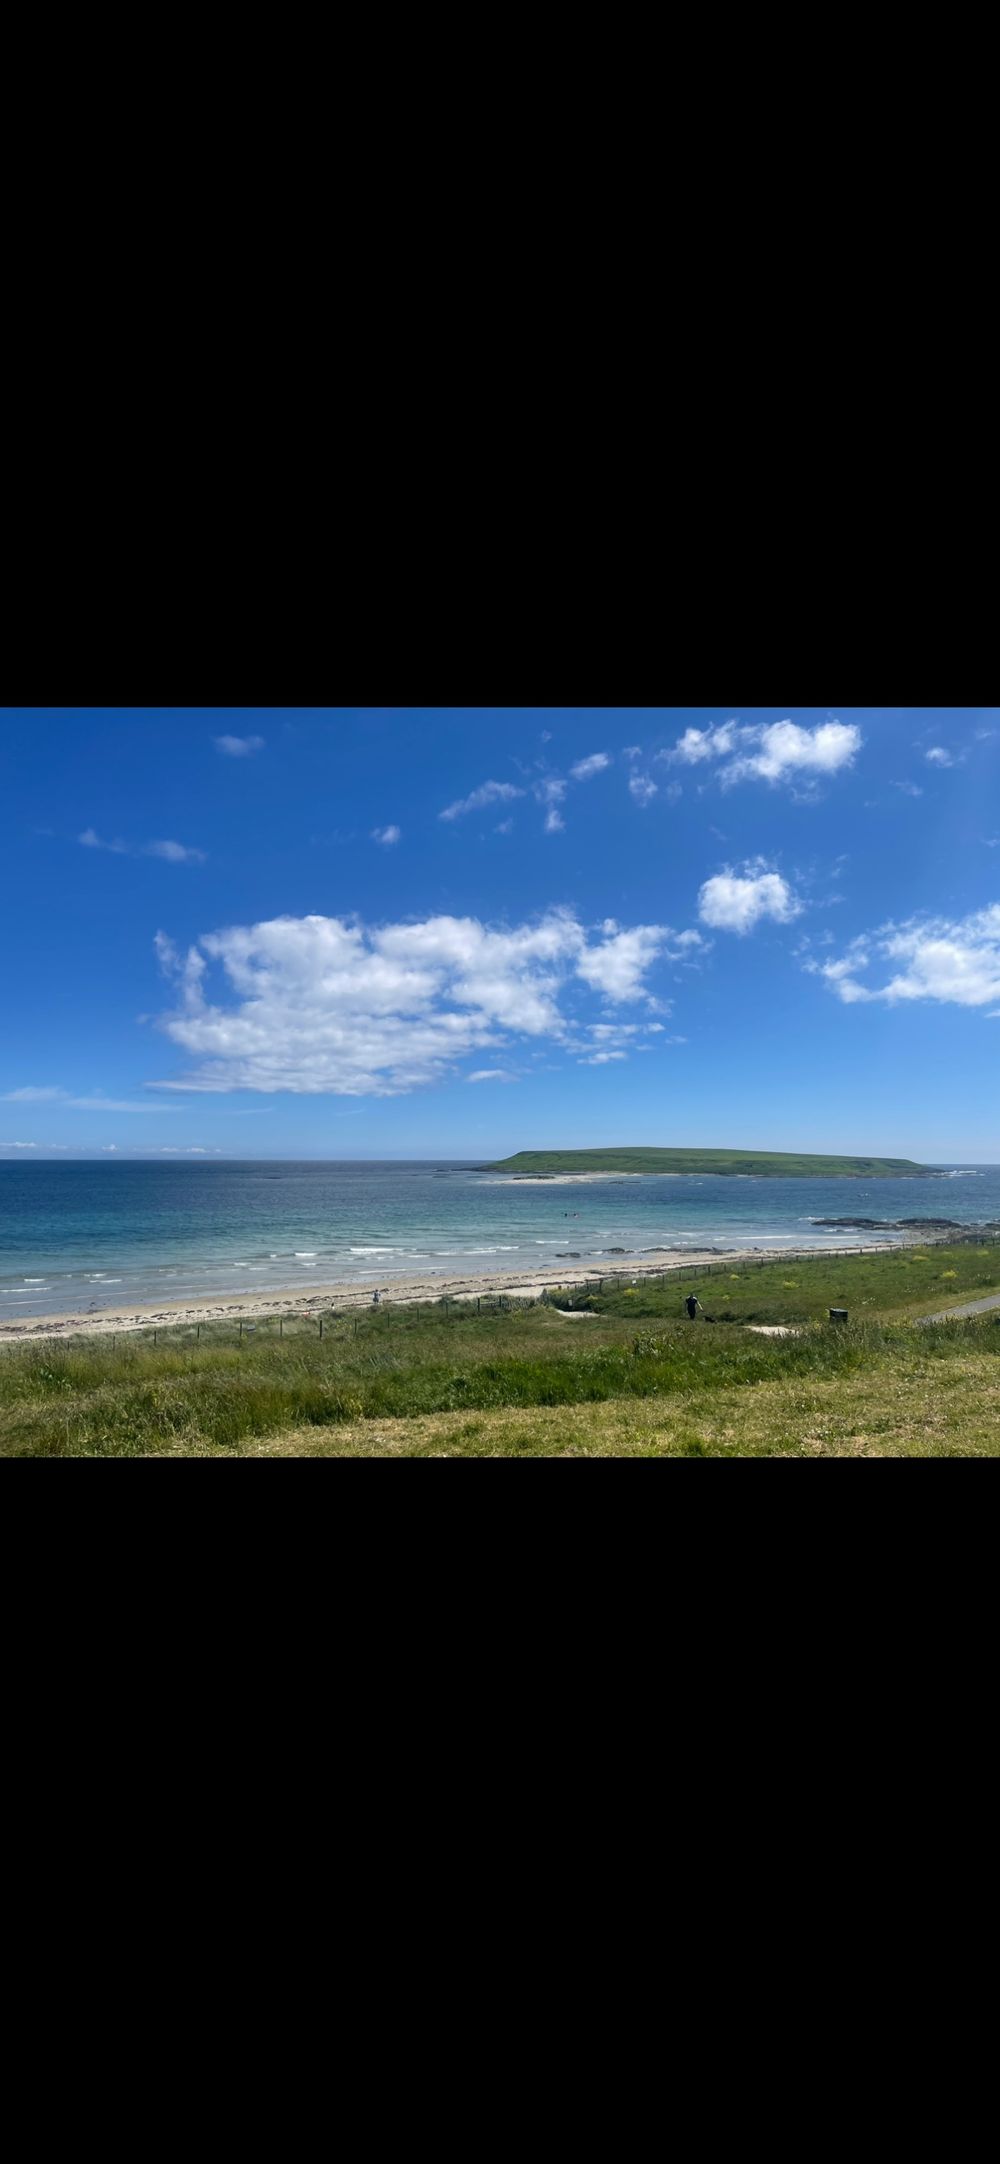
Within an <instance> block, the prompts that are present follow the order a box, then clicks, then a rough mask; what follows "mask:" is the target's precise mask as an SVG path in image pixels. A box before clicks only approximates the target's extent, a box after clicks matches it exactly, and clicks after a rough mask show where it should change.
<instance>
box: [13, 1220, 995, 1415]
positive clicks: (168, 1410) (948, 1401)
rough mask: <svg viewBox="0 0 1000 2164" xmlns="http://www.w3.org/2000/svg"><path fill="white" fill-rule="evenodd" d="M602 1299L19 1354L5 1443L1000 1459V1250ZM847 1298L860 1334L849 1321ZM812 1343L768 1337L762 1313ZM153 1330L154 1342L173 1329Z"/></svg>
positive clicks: (671, 1284)
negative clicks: (952, 1307)
mask: <svg viewBox="0 0 1000 2164" xmlns="http://www.w3.org/2000/svg"><path fill="white" fill-rule="evenodd" d="M693 1282H694V1289H695V1290H696V1291H698V1292H699V1294H700V1296H701V1298H702V1300H703V1303H704V1306H705V1307H706V1308H707V1310H708V1312H709V1313H710V1314H712V1315H714V1316H716V1317H717V1321H716V1323H715V1325H714V1326H706V1325H705V1324H703V1323H701V1322H698V1323H695V1324H692V1323H689V1322H688V1321H687V1320H686V1318H685V1317H684V1314H683V1307H682V1301H683V1298H684V1295H685V1294H686V1293H687V1292H688V1291H689V1290H690V1289H691V1285H692V1279H691V1278H690V1277H689V1276H687V1275H685V1277H684V1278H683V1279H682V1280H681V1281H680V1282H678V1281H677V1280H676V1279H675V1280H674V1281H671V1280H670V1278H666V1279H664V1280H661V1281H659V1282H657V1283H647V1284H642V1285H637V1286H635V1287H628V1286H626V1287H618V1288H617V1289H615V1290H613V1291H610V1292H608V1293H607V1294H605V1295H600V1294H597V1295H594V1294H590V1295H580V1294H577V1295H573V1296H570V1295H568V1294H567V1295H566V1296H564V1298H563V1300H562V1302H561V1304H562V1305H571V1304H573V1302H574V1301H575V1302H576V1303H577V1304H579V1303H580V1302H581V1301H582V1300H584V1299H586V1300H587V1301H588V1302H589V1303H590V1314H589V1318H588V1319H587V1320H586V1321H572V1320H567V1319H566V1317H565V1315H563V1314H562V1313H560V1312H559V1311H558V1307H557V1305H556V1304H555V1303H554V1302H553V1301H551V1300H550V1301H547V1302H541V1301H539V1302H535V1303H532V1304H528V1305H524V1306H520V1307H519V1306H518V1305H517V1304H516V1303H514V1302H513V1301H508V1302H507V1303H506V1304H505V1303H503V1302H501V1301H498V1302H497V1303H496V1304H495V1305H494V1304H493V1303H487V1302H485V1301H481V1302H480V1303H479V1304H478V1306H477V1304H476V1303H475V1302H473V1301H468V1302H463V1303H458V1302H449V1303H444V1302H440V1303H434V1304H432V1305H428V1306H425V1307H418V1306H413V1307H399V1308H393V1307H392V1306H391V1305H388V1306H386V1307H384V1308H383V1309H381V1310H378V1311H372V1310H369V1311H366V1312H363V1313H361V1314H359V1315H357V1316H353V1315H350V1314H346V1313H344V1314H340V1315H336V1316H332V1317H329V1316H328V1317H325V1318H324V1330H323V1336H322V1337H320V1335H319V1330H318V1321H317V1319H316V1318H315V1317H310V1318H308V1319H304V1320H303V1321H302V1323H301V1324H300V1325H299V1326H297V1327H293V1326H292V1325H290V1324H289V1322H288V1321H287V1319H286V1320H285V1323H284V1335H283V1336H279V1334H278V1324H277V1323H276V1322H275V1323H274V1324H269V1325H263V1324H262V1325H259V1326H258V1327H257V1329H256V1330H255V1331H254V1334H253V1336H252V1337H251V1336H249V1335H245V1336H244V1338H243V1340H242V1342H241V1341H240V1340H239V1339H238V1337H237V1325H235V1324H234V1323H232V1322H229V1323H219V1324H217V1325H212V1326H210V1327H208V1328H206V1327H205V1326H204V1325H203V1326H202V1333H201V1339H200V1341H199V1340H198V1339H197V1338H196V1336H195V1332H194V1330H193V1329H192V1328H190V1327H189V1328H187V1329H184V1328H179V1329H176V1330H164V1329H162V1328H160V1329H159V1332H158V1342H157V1343H156V1344H155V1345H154V1344H152V1343H150V1340H149V1336H147V1337H145V1338H144V1337H142V1336H140V1335H139V1334H136V1335H130V1336H128V1337H123V1338H120V1339H119V1340H118V1342H117V1344H115V1343H111V1342H109V1341H108V1340H107V1339H94V1338H91V1339H87V1338H85V1337H80V1338H77V1339H75V1340H72V1339H71V1340H58V1341H52V1340H49V1341H48V1342H45V1341H36V1342H34V1343H32V1344H28V1345H17V1346H11V1347H8V1348H4V1349H0V1455H5V1456H9V1457H137V1456H144V1455H166V1456H196V1457H198V1456H210V1455H216V1454H221V1455H223V1456H226V1455H229V1456H269V1455H277V1456H282V1455H288V1456H317V1455H323V1456H327V1455H329V1456H391V1457H397V1456H416V1457H421V1456H440V1455H444V1456H470V1457H480V1456H487V1457H496V1456H521V1455H529V1456H530V1455H536V1456H550V1455H571V1456H572V1455H580V1456H619V1455H624V1456H635V1455H639V1456H668V1457H669V1456H673V1457H706V1456H716V1455H718V1456H730V1455H744V1456H784V1455H788V1454H791V1455H802V1456H812V1455H814V1454H816V1453H817V1452H819V1453H821V1454H822V1453H825V1454H827V1455H833V1456H839V1455H854V1454H865V1455H871V1454H877V1455H893V1456H900V1455H921V1456H926V1455H930V1456H934V1455H946V1456H970V1455H972V1456H980V1455H990V1456H1000V1326H998V1324H997V1322H996V1321H995V1320H994V1319H993V1318H992V1317H991V1316H989V1315H987V1316H985V1317H983V1318H981V1319H976V1320H970V1321H955V1322H945V1323H937V1324H932V1325H929V1326H926V1327H921V1328H916V1327H914V1324H913V1322H912V1321H911V1320H910V1319H908V1318H910V1317H912V1316H913V1315H914V1314H918V1313H928V1312H932V1311H934V1310H936V1309H939V1308H943V1307H946V1306H947V1305H948V1303H949V1301H958V1300H959V1299H961V1298H962V1297H966V1298H968V1297H975V1296H977V1295H983V1294H985V1293H988V1292H993V1291H995V1290H1000V1246H997V1247H994V1246H992V1245H986V1244H984V1245H983V1246H982V1247H981V1248H976V1247H972V1246H969V1245H965V1244H960V1245H957V1246H955V1247H954V1248H946V1247H935V1248H932V1249H928V1250H926V1251H923V1250H917V1249H912V1248H910V1249H905V1250H902V1251H897V1252H894V1253H891V1254H883V1255H864V1256H850V1257H845V1256H837V1257H832V1256H826V1255H824V1256H819V1257H815V1258H812V1257H810V1258H809V1259H808V1260H804V1261H803V1260H798V1261H796V1262H795V1263H791V1262H788V1261H785V1262H778V1263H767V1264H765V1265H764V1266H763V1267H760V1266H759V1265H756V1264H751V1263H748V1264H747V1265H745V1266H743V1267H740V1268H733V1269H732V1270H728V1269H727V1271H726V1274H725V1278H724V1279H723V1278H722V1276H721V1275H715V1274H713V1275H711V1276H706V1277H705V1278H704V1280H703V1281H698V1280H694V1281H693ZM827 1306H840V1307H846V1308H848V1309H849V1310H850V1316H851V1320H850V1322H849V1323H848V1325H847V1326H846V1327H844V1326H841V1325H836V1324H830V1323H829V1322H827V1321H826V1320H825V1319H821V1318H825V1314H826V1308H827ZM759 1321H766V1322H769V1323H773V1322H783V1323H787V1324H789V1325H791V1326H792V1327H793V1329H794V1331H795V1334H793V1335H791V1336H788V1337H777V1338H774V1337H767V1336H758V1335H757V1334H756V1332H755V1331H754V1330H753V1328H752V1327H750V1326H751V1325H752V1324H754V1323H755V1322H759ZM150 1335H151V1333H150Z"/></svg>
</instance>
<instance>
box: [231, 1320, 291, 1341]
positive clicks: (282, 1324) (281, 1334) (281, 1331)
mask: <svg viewBox="0 0 1000 2164" xmlns="http://www.w3.org/2000/svg"><path fill="white" fill-rule="evenodd" d="M242 1335H243V1324H242V1323H241V1324H240V1336H241V1337H242ZM284 1335H285V1318H284V1316H283V1315H279V1316H278V1336H279V1337H284Z"/></svg>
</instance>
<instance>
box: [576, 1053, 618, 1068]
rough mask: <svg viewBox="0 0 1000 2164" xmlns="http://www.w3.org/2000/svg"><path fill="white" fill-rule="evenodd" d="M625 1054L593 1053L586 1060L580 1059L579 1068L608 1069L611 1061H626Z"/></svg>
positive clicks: (578, 1061)
mask: <svg viewBox="0 0 1000 2164" xmlns="http://www.w3.org/2000/svg"><path fill="white" fill-rule="evenodd" d="M627 1056H628V1055H627V1053H625V1052H591V1053H590V1054H589V1056H588V1057H587V1058H586V1059H578V1060H577V1063H576V1064H577V1066H578V1067H606V1066H607V1064H608V1061H609V1060H612V1059H626V1058H627Z"/></svg>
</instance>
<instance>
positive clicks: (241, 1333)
mask: <svg viewBox="0 0 1000 2164" xmlns="http://www.w3.org/2000/svg"><path fill="white" fill-rule="evenodd" d="M242 1343H243V1317H242V1315H241V1316H240V1344H241V1345H242Z"/></svg>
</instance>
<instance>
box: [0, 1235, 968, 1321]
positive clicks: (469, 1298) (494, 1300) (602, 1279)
mask: <svg viewBox="0 0 1000 2164" xmlns="http://www.w3.org/2000/svg"><path fill="white" fill-rule="evenodd" d="M998 1244H1000V1227H998V1228H997V1229H996V1230H995V1231H994V1230H992V1229H986V1230H983V1229H980V1230H978V1231H968V1232H965V1231H962V1232H958V1231H941V1232H937V1233H935V1234H933V1235H928V1236H927V1237H925V1238H921V1237H920V1235H919V1234H918V1233H916V1232H915V1233H914V1237H913V1239H912V1240H908V1241H905V1242H898V1243H894V1242H889V1241H885V1240H874V1241H871V1242H869V1244H868V1245H867V1246H865V1245H863V1244H862V1245H861V1246H859V1247H853V1246H851V1247H837V1248H823V1249H820V1250H817V1249H816V1248H814V1247H812V1248H788V1249H785V1250H783V1251H782V1253H781V1254H779V1255H775V1254H774V1253H770V1254H768V1253H762V1254H752V1255H741V1256H735V1255H725V1254H723V1255H716V1256H713V1258H712V1259H711V1260H710V1261H708V1262H690V1263H659V1264H653V1265H643V1266H641V1267H639V1268H637V1267H636V1266H635V1265H634V1264H633V1265H631V1266H629V1265H627V1264H626V1265H623V1266H622V1267H621V1268H619V1269H616V1270H603V1271H601V1272H597V1271H594V1272H588V1273H587V1274H586V1275H585V1276H584V1277H581V1278H576V1277H572V1278H569V1277H567V1278H560V1279H558V1280H557V1281H555V1282H553V1283H552V1284H549V1285H545V1286H543V1287H542V1289H541V1291H540V1292H534V1291H532V1292H528V1291H519V1290H518V1289H517V1287H512V1288H511V1289H510V1290H509V1291H502V1290H501V1291H495V1292H482V1293H476V1292H471V1291H470V1292H465V1293H463V1294H462V1295H459V1296H456V1295H455V1294H453V1293H449V1292H446V1293H440V1294H438V1295H437V1296H436V1297H435V1296H434V1295H433V1294H431V1295H429V1296H428V1297H427V1299H426V1300H420V1301H417V1300H400V1301H393V1300H392V1298H391V1296H387V1295H386V1294H385V1293H383V1294H382V1295H381V1298H380V1300H379V1303H378V1305H377V1306H375V1305H374V1304H373V1305H372V1306H370V1307H364V1308H362V1307H360V1306H359V1305H358V1304H357V1302H356V1301H355V1302H352V1303H351V1305H349V1306H345V1307H342V1308H337V1307H330V1308H327V1309H324V1311H323V1312H322V1314H317V1313H316V1311H315V1309H311V1310H309V1309H303V1310H300V1311H296V1310H294V1309H288V1308H286V1309H283V1310H282V1312H281V1313H280V1314H277V1315H265V1314H257V1315H255V1316H254V1317H253V1319H252V1320H251V1319H249V1318H248V1317H246V1316H218V1317H216V1316H212V1317H211V1318H206V1319H204V1320H202V1321H200V1322H184V1321H182V1320H180V1319H178V1320H177V1321H176V1322H174V1321H170V1322H159V1323H154V1324H149V1323H145V1324H132V1325H129V1324H123V1326H122V1328H121V1329H120V1330H116V1331H108V1330H101V1331H99V1332H95V1331H94V1330H90V1331H89V1332H88V1330H87V1326H86V1324H85V1323H84V1324H81V1325H79V1326H78V1327H77V1328H76V1329H74V1330H73V1332H72V1336H73V1337H86V1336H88V1335H89V1336H91V1337H94V1336H97V1335H99V1336H100V1337H101V1339H102V1340H103V1341H104V1342H107V1341H108V1340H109V1339H110V1343H111V1346H112V1348H114V1347H116V1346H117V1344H118V1342H119V1339H120V1340H121V1341H122V1342H123V1343H126V1342H127V1343H132V1344H134V1343H136V1342H137V1341H138V1342H140V1343H149V1342H150V1340H151V1341H152V1343H153V1345H154V1346H155V1345H157V1344H158V1342H159V1340H160V1338H161V1337H162V1338H164V1339H167V1338H169V1339H171V1340H172V1341H173V1342H174V1343H176V1342H177V1341H178V1340H182V1341H183V1342H191V1341H192V1340H193V1341H194V1342H195V1343H196V1344H200V1343H201V1342H202V1339H203V1336H204V1337H205V1338H206V1339H207V1340H208V1341H210V1342H212V1343H215V1344H219V1343H223V1342H230V1340H229V1337H228V1333H229V1331H231V1332H232V1340H231V1342H232V1343H234V1344H237V1345H244V1344H245V1345H248V1346H249V1345H251V1344H253V1343H254V1341H255V1340H256V1339H266V1340H268V1341H269V1342H271V1341H273V1340H274V1339H275V1338H277V1339H278V1341H279V1342H280V1341H282V1340H283V1339H284V1336H285V1325H286V1323H287V1324H288V1325H289V1326H290V1329H289V1339H290V1341H294V1338H295V1337H296V1336H297V1335H298V1334H300V1333H301V1332H302V1331H303V1330H308V1331H309V1332H310V1333H311V1332H312V1331H313V1330H315V1331H316V1333H317V1335H318V1337H319V1338H321V1339H322V1338H323V1337H324V1335H328V1336H330V1337H331V1338H332V1337H334V1336H337V1337H338V1338H340V1339H341V1340H342V1339H343V1337H344V1335H345V1334H346V1335H350V1336H351V1337H352V1338H356V1337H357V1335H358V1323H359V1321H360V1320H361V1319H362V1318H364V1322H365V1326H366V1332H365V1334H366V1335H369V1334H371V1333H373V1332H374V1333H375V1334H378V1335H381V1334H382V1333H383V1332H384V1333H385V1334H386V1335H387V1336H391V1335H392V1333H393V1331H394V1329H399V1328H401V1327H404V1328H405V1324H402V1320H401V1319H402V1317H403V1316H404V1315H405V1314H407V1313H410V1312H412V1310H413V1309H414V1308H416V1307H420V1306H424V1307H438V1308H443V1309H444V1310H445V1315H446V1318H447V1319H453V1320H456V1321H457V1320H458V1318H459V1317H460V1316H461V1315H467V1314H469V1313H470V1312H475V1313H476V1314H477V1315H483V1314H487V1315H516V1314H523V1313H526V1312H527V1311H528V1310H530V1309H531V1308H535V1307H543V1306H549V1307H558V1306H559V1304H560V1301H564V1300H566V1299H567V1298H569V1299H578V1298H580V1297H586V1295H587V1294H588V1293H589V1294H593V1295H595V1296H597V1295H598V1294H600V1293H603V1292H605V1291H610V1292H621V1291H623V1290H624V1289H626V1288H627V1287H629V1286H633V1285H635V1286H638V1285H641V1284H646V1283H649V1282H653V1283H656V1282H658V1281H660V1280H662V1279H664V1278H669V1279H670V1280H671V1281H672V1282H674V1283H677V1284H680V1283H682V1282H686V1281H690V1280H692V1279H697V1280H698V1281H699V1282H701V1281H704V1280H705V1279H707V1278H712V1277H727V1278H730V1279H733V1278H750V1277H752V1275H753V1272H754V1271H755V1270H763V1269H766V1268H767V1267H768V1266H769V1265H773V1264H775V1263H783V1264H787V1263H792V1262H794V1263H796V1264H797V1265H808V1264H809V1263H819V1262H824V1261H827V1262H828V1261H832V1260H835V1259H837V1258H838V1257H841V1258H847V1257H849V1256H853V1255H879V1254H886V1253H893V1252H897V1253H903V1252H905V1249H906V1248H907V1247H913V1246H917V1247H996V1246H997V1245H998ZM96 1319H97V1318H96V1317H95V1320H96ZM345 1323H346V1325H347V1331H346V1333H345V1332H344V1331H343V1330H341V1329H340V1328H339V1327H338V1326H339V1325H342V1324H345ZM69 1335H70V1333H67V1338H65V1339H63V1340H62V1342H64V1343H65V1342H67V1340H68V1337H69ZM47 1340H48V1341H51V1336H50V1333H49V1331H47V1330H45V1329H44V1328H40V1329H39V1330H38V1332H37V1333H36V1332H34V1331H32V1330H30V1329H28V1330H25V1331H23V1332H19V1333H18V1335H17V1336H16V1337H13V1338H9V1339H7V1340H6V1341H5V1344H6V1346H11V1345H15V1346H16V1345H31V1344H35V1345H39V1344H41V1343H43V1342H46V1341H47ZM3 1349H4V1345H0V1351H2V1350H3Z"/></svg>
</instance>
